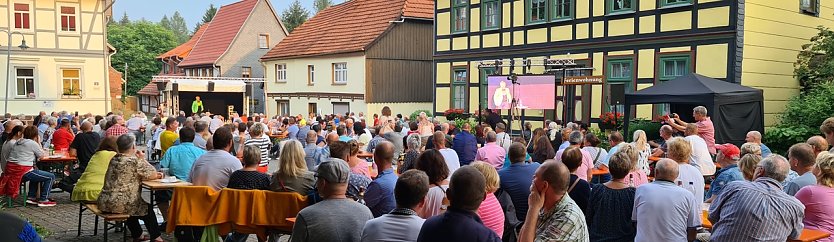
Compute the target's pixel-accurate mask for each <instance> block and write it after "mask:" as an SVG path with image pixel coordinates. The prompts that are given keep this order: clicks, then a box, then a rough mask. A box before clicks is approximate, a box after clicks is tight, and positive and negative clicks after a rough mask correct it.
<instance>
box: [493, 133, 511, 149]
mask: <svg viewBox="0 0 834 242" xmlns="http://www.w3.org/2000/svg"><path fill="white" fill-rule="evenodd" d="M495 143H497V144H498V146H501V147H503V148H504V152H507V154H509V153H510V145H512V144H513V141H512V139H511V137H510V135H509V134H507V133H504V132H501V133H498V134H496V135H495Z"/></svg>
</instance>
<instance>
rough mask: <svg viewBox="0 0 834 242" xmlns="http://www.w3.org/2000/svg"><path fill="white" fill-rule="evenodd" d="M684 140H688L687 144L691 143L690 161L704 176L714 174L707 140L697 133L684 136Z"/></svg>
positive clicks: (713, 165)
mask: <svg viewBox="0 0 834 242" xmlns="http://www.w3.org/2000/svg"><path fill="white" fill-rule="evenodd" d="M686 141H689V144H690V145H692V157H690V163H691V164H693V165H695V166H697V167H698V169H700V170H701V174H702V175H704V176H711V175H713V174H715V163H714V162H712V156H711V155H710V153H709V148H707V142H706V141H704V139H702V138H701V137H699V136H697V135H690V136H686Z"/></svg>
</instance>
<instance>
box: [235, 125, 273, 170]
mask: <svg viewBox="0 0 834 242" xmlns="http://www.w3.org/2000/svg"><path fill="white" fill-rule="evenodd" d="M265 126H266V125H264V124H262V123H257V124H255V125H252V128H251V129H249V138H248V139H246V141H244V142H243V146H246V145H254V146H256V147H258V149H260V150H261V163H260V164H258V171H260V172H261V173H266V172H267V169H269V150H270V149H271V148H272V140H270V139H269V136H267V135H265V133H264V127H265ZM240 157H243V151H242V150H239V151H238V158H240Z"/></svg>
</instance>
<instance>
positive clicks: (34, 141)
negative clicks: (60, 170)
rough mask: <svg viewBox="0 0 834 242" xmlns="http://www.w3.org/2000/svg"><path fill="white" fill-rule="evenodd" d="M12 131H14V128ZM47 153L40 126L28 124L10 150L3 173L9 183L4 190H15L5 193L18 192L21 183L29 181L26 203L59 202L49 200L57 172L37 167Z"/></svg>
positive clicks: (42, 205) (54, 203)
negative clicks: (53, 172) (42, 144)
mask: <svg viewBox="0 0 834 242" xmlns="http://www.w3.org/2000/svg"><path fill="white" fill-rule="evenodd" d="M12 132H14V129H13V130H12ZM47 155H48V154H46V152H45V151H44V150H43V148H41V145H40V134H39V133H38V127H36V126H28V127H26V128H24V129H23V137H22V139H19V140H17V141H16V142H15V143H14V146H12V147H11V150H10V151H9V155H8V159H7V163H6V168H5V170H4V173H3V176H4V177H7V178H5V179H3V180H4V181H5V182H6V184H7V185H6V186H5V187H4V188H5V189H4V190H7V191H8V190H13V191H14V192H12V193H8V192H6V193H5V194H7V195H8V194H17V191H18V189H19V184H20V183H21V182H26V181H29V194H28V197H27V199H26V203H29V204H34V205H38V207H52V206H55V205H56V204H57V203H56V202H54V201H52V200H49V195H50V191H52V184H53V183H54V181H55V174H52V173H49V172H46V171H43V170H40V169H35V163H36V162H38V160H41V159H44V158H46V157H47ZM37 188H40V196H38V189H37ZM11 197H16V196H11Z"/></svg>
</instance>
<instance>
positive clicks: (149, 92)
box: [136, 81, 159, 96]
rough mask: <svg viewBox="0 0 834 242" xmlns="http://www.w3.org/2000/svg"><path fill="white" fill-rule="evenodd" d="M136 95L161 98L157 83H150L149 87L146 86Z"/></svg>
mask: <svg viewBox="0 0 834 242" xmlns="http://www.w3.org/2000/svg"><path fill="white" fill-rule="evenodd" d="M136 94H139V95H145V96H159V90H158V89H156V82H154V81H151V82H148V85H145V87H143V88H142V90H139V91H138V92H136Z"/></svg>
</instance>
